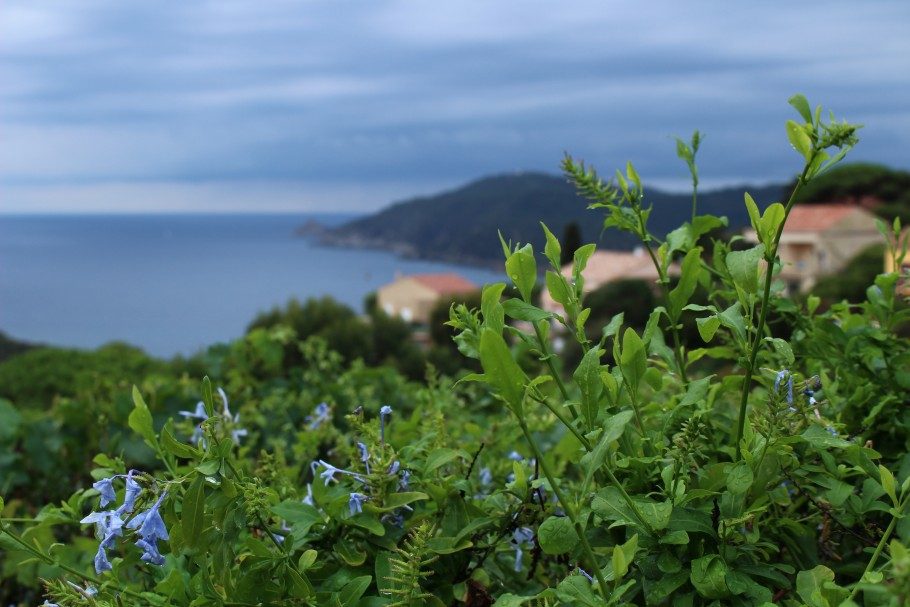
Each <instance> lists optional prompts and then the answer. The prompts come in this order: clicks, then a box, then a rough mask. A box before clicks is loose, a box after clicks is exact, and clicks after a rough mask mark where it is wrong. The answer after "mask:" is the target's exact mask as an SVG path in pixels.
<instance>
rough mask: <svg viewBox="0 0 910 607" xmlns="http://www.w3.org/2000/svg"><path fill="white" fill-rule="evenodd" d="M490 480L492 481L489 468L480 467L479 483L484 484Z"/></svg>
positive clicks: (487, 483)
mask: <svg viewBox="0 0 910 607" xmlns="http://www.w3.org/2000/svg"><path fill="white" fill-rule="evenodd" d="M492 482H493V473H492V472H490V469H489V468H481V469H480V484H481V485H484V486H486V485H489V484H490V483H492Z"/></svg>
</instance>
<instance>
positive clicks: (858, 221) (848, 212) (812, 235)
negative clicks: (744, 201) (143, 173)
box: [743, 204, 882, 293]
mask: <svg viewBox="0 0 910 607" xmlns="http://www.w3.org/2000/svg"><path fill="white" fill-rule="evenodd" d="M743 236H744V238H745V239H746V240H747V241H749V242H752V243H757V242H758V238H757V237H756V235H755V230H753V229H751V228H748V229H746V230H744V231H743ZM881 238H882V237H881V235H880V234H879V232H878V230H877V229H876V227H875V215H873V214H872V213H870V212H869V211H867V210H866V209H864V208H862V207H859V206H856V205H851V204H803V205H798V206H796V207H794V208H793V210H791V211H790V216H789V217H788V218H787V223H786V225H785V226H784V231H783V234H781V239H780V245H779V247H778V250H777V254H778V256H779V257H780V260H781V263H782V268H781V272H780V279H781V280H783V281H784V282H786V284H787V289H788V291H789V292H791V293H796V292H806V291H809V290H810V289H811V288H812V287H813V286H815V283H816V282H817V281H818V279H819V278H821V277H822V276H825V275H828V274H834V273H836V272H838V271H840V270H841V269H843V268H844V266H846V265H847V263H848V262H849V261H850V260H851V259H853V257H855V256H856V255H857V254H858V253H860V252H861V251H863V250H864V249H866V248H867V247H869V246H871V245H874V244H876V243H879V242H881Z"/></svg>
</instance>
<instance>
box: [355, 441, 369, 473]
mask: <svg viewBox="0 0 910 607" xmlns="http://www.w3.org/2000/svg"><path fill="white" fill-rule="evenodd" d="M357 450H358V451H360V461H362V462H363V465H364V466H366V470H367V474H369V473H370V452H369V450H367V446H366V445H364V444H363V443H357Z"/></svg>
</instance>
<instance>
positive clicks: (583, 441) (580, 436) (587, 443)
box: [531, 396, 591, 451]
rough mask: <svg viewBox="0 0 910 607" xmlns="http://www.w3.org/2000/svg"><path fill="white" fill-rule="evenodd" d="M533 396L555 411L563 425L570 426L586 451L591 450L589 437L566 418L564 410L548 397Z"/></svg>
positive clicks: (570, 429)
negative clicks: (551, 402)
mask: <svg viewBox="0 0 910 607" xmlns="http://www.w3.org/2000/svg"><path fill="white" fill-rule="evenodd" d="M531 398H533V399H534V400H536V401H537V402H539V403H540V404H542V405H543V406H545V407H546V408H547V409H549V410H550V411H551V412H552V413H553V415H555V416H556V417H557V418H558V419H559V421H561V422H562V425H564V426H565V427H566V428H568V429H569V432H571V433H572V434H574V435H575V438H577V439H578V442H580V443H581V445H582V446H583V447H584V448H585V451H590V450H591V442H590V441H589V440H588V439H587V438H585V437H584V435H583V434H582V433H581V432H579V431H578V428H576V427H575V424H573V423H572V422H571V420H569V419H566V417H565V416H564V415H563V414H562V412H561V411H560V410H559V409H557V408H556V407H554V406H553V405H551V404H550V403H549V402H548V401H547V399H546V398H543V397H542V396H532V397H531Z"/></svg>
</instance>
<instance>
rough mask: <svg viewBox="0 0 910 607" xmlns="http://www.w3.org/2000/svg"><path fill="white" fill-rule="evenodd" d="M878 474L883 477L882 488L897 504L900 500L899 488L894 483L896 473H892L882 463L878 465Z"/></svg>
mask: <svg viewBox="0 0 910 607" xmlns="http://www.w3.org/2000/svg"><path fill="white" fill-rule="evenodd" d="M878 474H879V478H880V479H881V484H882V489H884V490H885V493H887V494H888V497H890V498H891V502H892V503H893V504H894V505H895V506H897V505H898V503H899V502H898V499H897V490H896V488H895V484H894V475H893V474H891V471H890V470H888V469H887V468H885V467H884V466H882V465H881V464H879V466H878Z"/></svg>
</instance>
